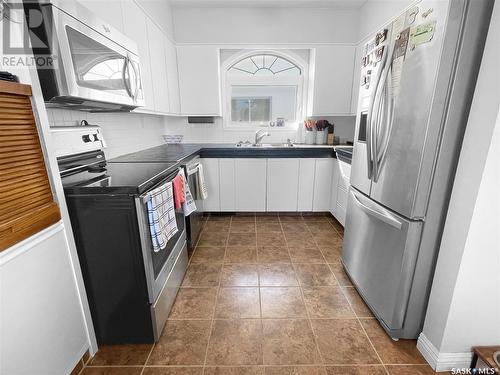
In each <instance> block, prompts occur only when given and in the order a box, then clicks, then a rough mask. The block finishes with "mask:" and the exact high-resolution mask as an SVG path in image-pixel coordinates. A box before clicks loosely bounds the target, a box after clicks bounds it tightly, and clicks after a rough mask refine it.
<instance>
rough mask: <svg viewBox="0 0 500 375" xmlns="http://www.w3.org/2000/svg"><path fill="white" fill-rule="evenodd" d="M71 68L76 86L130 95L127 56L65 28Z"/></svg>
mask: <svg viewBox="0 0 500 375" xmlns="http://www.w3.org/2000/svg"><path fill="white" fill-rule="evenodd" d="M66 35H67V36H68V41H69V47H70V52H71V58H72V60H73V69H74V72H75V76H76V81H77V83H78V85H79V86H82V87H86V88H90V89H95V90H99V91H105V92H109V93H112V94H114V95H123V96H129V94H128V93H127V88H126V87H125V81H127V83H129V82H130V77H129V70H128V69H125V67H126V57H125V56H123V55H121V54H120V53H118V52H116V51H113V50H112V49H110V48H108V47H106V46H105V45H103V44H101V43H99V42H97V41H96V40H94V39H91V38H89V37H88V36H86V35H84V34H82V33H80V32H78V31H76V30H74V29H72V28H71V27H69V26H66Z"/></svg>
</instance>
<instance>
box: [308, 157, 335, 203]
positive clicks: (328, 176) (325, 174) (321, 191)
mask: <svg viewBox="0 0 500 375" xmlns="http://www.w3.org/2000/svg"><path fill="white" fill-rule="evenodd" d="M336 162H337V160H336V159H333V158H328V159H326V158H325V159H316V167H315V171H314V198H313V211H315V212H317V211H330V195H331V189H332V176H333V163H336Z"/></svg>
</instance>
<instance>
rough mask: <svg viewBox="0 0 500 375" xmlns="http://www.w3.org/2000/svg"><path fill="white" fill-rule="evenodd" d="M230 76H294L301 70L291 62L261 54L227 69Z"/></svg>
mask: <svg viewBox="0 0 500 375" xmlns="http://www.w3.org/2000/svg"><path fill="white" fill-rule="evenodd" d="M229 73H230V74H236V75H285V74H286V75H294V76H298V75H300V74H301V69H300V68H299V67H298V66H297V65H295V64H294V63H293V62H291V61H289V60H287V59H285V58H283V57H280V56H276V55H271V54H262V55H254V56H249V57H247V58H246V59H243V60H240V61H238V62H237V63H236V64H233V65H232V66H231V67H230V68H229Z"/></svg>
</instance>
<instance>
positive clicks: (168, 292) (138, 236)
mask: <svg viewBox="0 0 500 375" xmlns="http://www.w3.org/2000/svg"><path fill="white" fill-rule="evenodd" d="M52 134H53V139H54V143H55V145H56V153H57V157H58V163H59V169H60V173H61V178H62V182H63V186H64V191H65V197H66V203H67V205H68V210H69V214H70V218H71V225H72V228H73V233H74V236H75V241H76V244H77V250H78V257H79V260H80V265H81V267H82V273H83V277H84V281H85V288H86V290H87V295H88V298H89V305H90V309H91V313H92V320H93V323H94V327H95V330H96V336H97V340H98V342H99V344H118V343H120V344H123V343H150V342H154V341H157V340H158V337H159V335H160V333H161V331H162V329H163V326H164V324H165V322H166V319H167V317H168V314H169V312H170V308H171V306H172V304H173V301H174V299H175V296H176V295H177V291H178V288H179V286H180V284H181V282H182V279H183V277H184V274H185V270H186V267H187V261H188V258H187V246H186V234H185V226H184V223H185V221H184V214H183V212H182V210H177V211H176V212H175V219H176V224H177V228H178V231H177V233H176V234H175V235H174V236H173V237H172V238H171V239H169V240H168V241H167V244H166V247H165V248H163V249H161V250H159V251H154V249H153V246H152V240H151V235H150V227H149V218H148V211H147V207H146V201H147V199H148V196H149V193H150V191H151V190H152V189H154V188H156V187H158V186H161V185H162V184H165V183H166V182H169V181H171V180H172V179H173V178H174V177H175V176H176V175H177V173H178V172H179V168H180V166H179V165H178V164H176V163H133V164H132V163H113V164H112V163H107V162H106V158H105V155H104V151H103V148H104V146H105V144H104V141H103V138H102V135H101V132H100V129H99V127H94V126H79V127H60V128H53V129H52Z"/></svg>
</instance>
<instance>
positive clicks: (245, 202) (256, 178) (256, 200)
mask: <svg viewBox="0 0 500 375" xmlns="http://www.w3.org/2000/svg"><path fill="white" fill-rule="evenodd" d="M234 166H235V179H234V181H235V191H236V193H235V199H236V211H256V212H260V211H266V159H236V160H235V162H234Z"/></svg>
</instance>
